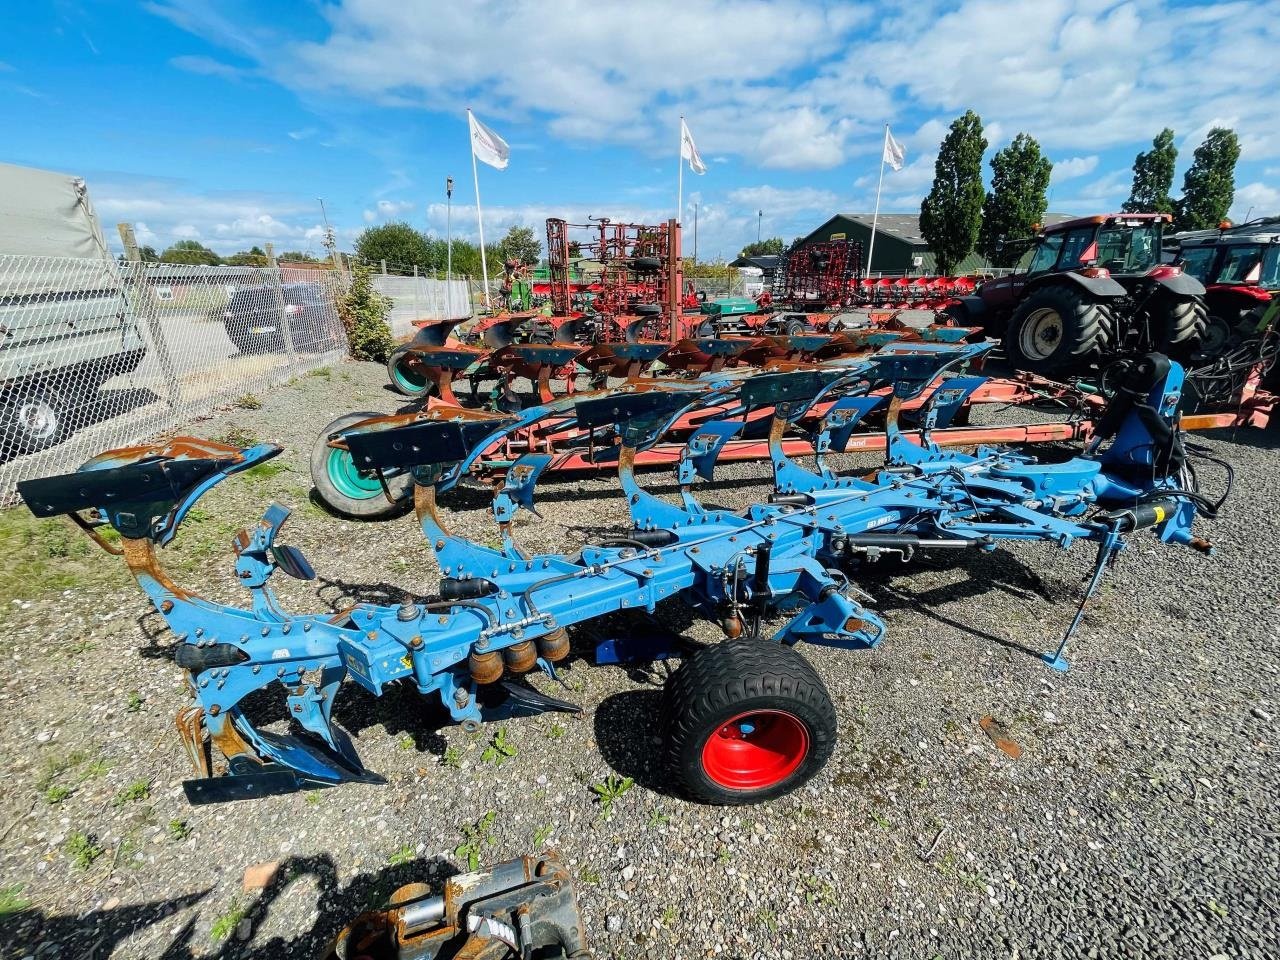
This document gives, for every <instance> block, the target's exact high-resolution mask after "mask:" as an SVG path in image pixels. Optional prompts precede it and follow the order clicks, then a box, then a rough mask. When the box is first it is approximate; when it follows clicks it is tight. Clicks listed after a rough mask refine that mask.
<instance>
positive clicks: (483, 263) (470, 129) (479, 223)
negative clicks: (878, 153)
mask: <svg viewBox="0 0 1280 960" xmlns="http://www.w3.org/2000/svg"><path fill="white" fill-rule="evenodd" d="M467 142H468V143H470V144H471V179H472V180H473V181H475V185H476V227H477V228H479V230H480V273H481V275H482V276H483V277H484V305H485V308H486V309H487V310H490V311H492V310H493V304H492V303H490V302H489V262H488V260H487V259H486V258H485V254H484V217H483V216H481V215H480V173H479V171H478V170H477V169H476V141H475V127H474V126H472V117H471V108H470V107H467ZM880 175H881V176H884V170H883V168H882V169H881V171H880Z"/></svg>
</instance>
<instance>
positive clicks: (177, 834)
mask: <svg viewBox="0 0 1280 960" xmlns="http://www.w3.org/2000/svg"><path fill="white" fill-rule="evenodd" d="M169 836H171V837H172V838H173V839H174V840H185V839H187V837H189V836H191V828H190V827H189V826H187V821H185V820H177V819H174V820H170V821H169Z"/></svg>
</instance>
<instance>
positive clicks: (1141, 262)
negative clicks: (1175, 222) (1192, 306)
mask: <svg viewBox="0 0 1280 960" xmlns="http://www.w3.org/2000/svg"><path fill="white" fill-rule="evenodd" d="M1168 220H1169V217H1168V215H1167V214H1160V213H1132V214H1130V213H1123V214H1107V215H1103V216H1096V217H1082V218H1080V219H1078V220H1067V221H1065V222H1063V223H1058V224H1054V225H1053V226H1052V227H1048V228H1046V229H1044V230H1042V231H1040V233H1039V234H1038V235H1037V236H1036V238H1035V242H1034V246H1032V247H1031V249H1030V250H1028V251H1027V253H1026V254H1024V256H1023V260H1022V261H1020V262H1019V264H1018V269H1017V270H1016V271H1015V273H1021V274H1026V275H1027V276H1035V275H1037V274H1042V273H1065V272H1067V271H1071V270H1083V269H1088V268H1098V269H1102V270H1106V271H1107V272H1108V273H1109V274H1111V276H1113V277H1125V276H1133V277H1137V276H1144V275H1145V274H1146V273H1147V272H1148V271H1149V270H1151V269H1152V268H1153V267H1155V266H1157V265H1159V263H1160V243H1161V237H1162V233H1163V229H1164V224H1165V223H1166V222H1167V221H1168Z"/></svg>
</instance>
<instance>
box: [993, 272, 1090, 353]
mask: <svg viewBox="0 0 1280 960" xmlns="http://www.w3.org/2000/svg"><path fill="white" fill-rule="evenodd" d="M1110 321H1111V318H1110V309H1109V308H1108V307H1107V305H1106V304H1104V303H1099V302H1098V301H1096V300H1092V299H1090V298H1089V296H1088V295H1087V294H1086V293H1085V292H1084V291H1083V290H1079V289H1077V288H1075V287H1074V286H1068V285H1067V284H1065V283H1055V284H1050V285H1048V286H1045V287H1041V288H1040V289H1039V290H1036V291H1035V292H1034V293H1032V294H1031V295H1030V296H1029V297H1027V299H1026V300H1024V301H1023V302H1022V304H1021V306H1019V307H1018V309H1017V310H1015V311H1014V314H1013V316H1012V317H1011V318H1010V319H1009V326H1008V328H1007V329H1006V330H1005V334H1004V351H1005V356H1007V357H1008V358H1009V363H1010V364H1012V365H1013V366H1014V367H1015V368H1016V369H1018V370H1030V371H1032V372H1033V373H1050V372H1053V371H1058V370H1063V369H1065V368H1069V367H1072V366H1076V365H1078V364H1081V363H1083V362H1084V361H1086V360H1088V359H1090V358H1091V357H1093V356H1095V355H1096V354H1098V353H1101V352H1102V349H1103V347H1104V346H1105V345H1106V342H1107V331H1108V330H1109V329H1110Z"/></svg>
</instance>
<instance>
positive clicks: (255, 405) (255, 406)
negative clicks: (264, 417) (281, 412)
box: [236, 393, 262, 410]
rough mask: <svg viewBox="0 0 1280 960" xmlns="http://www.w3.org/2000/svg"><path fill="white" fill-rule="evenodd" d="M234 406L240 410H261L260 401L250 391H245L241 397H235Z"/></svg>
mask: <svg viewBox="0 0 1280 960" xmlns="http://www.w3.org/2000/svg"><path fill="white" fill-rule="evenodd" d="M236 406H237V407H239V408H240V409H241V410H261V409H262V401H261V400H259V399H258V398H257V397H255V396H254V395H253V394H252V393H246V394H245V395H244V396H243V397H236Z"/></svg>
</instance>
